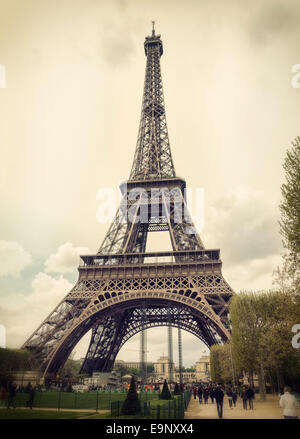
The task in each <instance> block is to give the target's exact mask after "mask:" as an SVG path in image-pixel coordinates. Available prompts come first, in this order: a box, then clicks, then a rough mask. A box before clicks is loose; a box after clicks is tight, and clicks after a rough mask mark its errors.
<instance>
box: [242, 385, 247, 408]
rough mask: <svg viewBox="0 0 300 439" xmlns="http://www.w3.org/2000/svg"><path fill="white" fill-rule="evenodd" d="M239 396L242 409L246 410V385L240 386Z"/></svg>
mask: <svg viewBox="0 0 300 439" xmlns="http://www.w3.org/2000/svg"><path fill="white" fill-rule="evenodd" d="M241 398H242V401H243V409H244V410H247V399H248V398H247V389H246V387H243V388H242V394H241Z"/></svg>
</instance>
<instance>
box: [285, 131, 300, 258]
mask: <svg viewBox="0 0 300 439" xmlns="http://www.w3.org/2000/svg"><path fill="white" fill-rule="evenodd" d="M283 168H284V170H285V173H286V174H285V177H286V183H284V184H283V185H282V186H281V193H282V197H283V201H282V203H281V204H280V211H281V221H280V231H281V234H282V236H283V239H284V246H285V247H286V248H287V249H289V250H290V251H291V252H292V253H295V254H299V253H300V214H299V212H300V137H296V139H295V141H294V142H292V148H291V150H290V151H287V155H286V158H285V162H284V165H283Z"/></svg>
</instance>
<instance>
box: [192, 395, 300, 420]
mask: <svg viewBox="0 0 300 439" xmlns="http://www.w3.org/2000/svg"><path fill="white" fill-rule="evenodd" d="M253 407H254V408H253V410H250V409H249V408H248V409H247V410H244V409H243V403H242V400H241V398H238V400H237V403H236V407H233V409H230V408H229V403H228V399H227V397H226V396H224V403H223V419H282V418H283V411H282V408H281V407H279V397H278V396H277V395H267V398H266V400H265V401H261V400H260V398H259V395H257V396H256V398H255V399H254V404H253ZM297 415H298V418H299V419H300V407H299V408H298V409H297ZM216 418H218V414H217V406H216V404H215V403H214V404H212V403H211V400H209V402H208V403H207V404H204V403H203V404H199V400H198V398H197V399H194V396H192V399H191V401H190V403H189V406H188V409H187V411H186V412H185V419H216Z"/></svg>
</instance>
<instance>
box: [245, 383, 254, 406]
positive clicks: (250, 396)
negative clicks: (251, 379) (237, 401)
mask: <svg viewBox="0 0 300 439" xmlns="http://www.w3.org/2000/svg"><path fill="white" fill-rule="evenodd" d="M246 395H247V399H248V402H249V409H251V410H253V399H254V396H255V394H254V390H253V389H252V387H251V386H250V387H249V388H248V389H247V390H246Z"/></svg>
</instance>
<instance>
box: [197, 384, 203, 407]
mask: <svg viewBox="0 0 300 439" xmlns="http://www.w3.org/2000/svg"><path fill="white" fill-rule="evenodd" d="M202 394H203V391H202V387H201V386H199V387H198V398H199V404H202Z"/></svg>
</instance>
